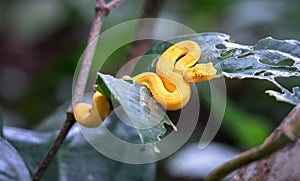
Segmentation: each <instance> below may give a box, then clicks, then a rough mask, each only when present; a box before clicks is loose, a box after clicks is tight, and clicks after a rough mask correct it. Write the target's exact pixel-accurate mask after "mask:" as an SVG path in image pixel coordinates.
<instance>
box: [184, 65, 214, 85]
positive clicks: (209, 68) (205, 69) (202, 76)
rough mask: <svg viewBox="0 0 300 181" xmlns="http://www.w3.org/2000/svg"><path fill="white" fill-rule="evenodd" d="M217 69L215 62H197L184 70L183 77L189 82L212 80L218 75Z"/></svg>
mask: <svg viewBox="0 0 300 181" xmlns="http://www.w3.org/2000/svg"><path fill="white" fill-rule="evenodd" d="M216 73H217V70H216V69H215V68H214V66H213V63H211V62H209V63H207V64H196V65H195V66H194V67H191V68H188V69H186V70H185V71H184V72H183V78H184V79H185V80H186V81H188V82H203V81H207V80H211V79H213V78H214V77H215V76H216Z"/></svg>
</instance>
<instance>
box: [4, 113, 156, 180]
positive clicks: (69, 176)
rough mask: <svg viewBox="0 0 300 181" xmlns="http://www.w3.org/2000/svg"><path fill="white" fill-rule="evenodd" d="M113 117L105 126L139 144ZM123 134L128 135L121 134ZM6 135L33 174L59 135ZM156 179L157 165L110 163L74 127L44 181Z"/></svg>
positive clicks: (8, 132) (15, 132) (9, 130)
mask: <svg viewBox="0 0 300 181" xmlns="http://www.w3.org/2000/svg"><path fill="white" fill-rule="evenodd" d="M111 115H114V114H111ZM111 115H110V116H109V117H108V119H107V120H106V121H105V125H106V127H107V128H108V129H109V130H110V131H111V133H112V134H114V135H118V136H120V137H122V139H125V140H128V141H130V142H136V140H139V136H138V134H137V132H136V130H135V129H133V128H131V129H130V128H128V127H126V125H125V124H124V123H122V122H121V121H118V120H117V119H116V116H112V117H111ZM122 130H126V131H125V132H124V131H123V132H122ZM4 135H5V137H6V138H7V139H8V140H9V142H10V143H11V144H12V145H14V147H15V148H16V149H17V150H18V152H19V153H20V155H21V156H22V158H23V159H24V161H25V163H26V165H27V167H28V169H29V170H30V173H31V174H33V173H34V172H35V170H36V169H37V167H38V166H39V164H40V162H41V161H42V159H43V157H44V156H45V154H46V153H47V150H48V149H49V147H50V145H51V143H52V141H53V139H54V137H55V135H56V132H51V133H49V132H48V133H45V132H43V133H42V132H35V131H31V130H25V129H19V128H14V127H5V129H4ZM1 148H2V147H1ZM119 150H120V151H122V153H123V154H125V153H126V152H124V151H123V150H122V149H119ZM8 153H10V152H8ZM1 155H2V154H1ZM10 156H11V155H7V156H5V157H7V158H9V157H10ZM22 170H24V169H21V171H22ZM9 173H10V172H9ZM154 179H155V163H152V164H139V165H138V164H137V165H135V164H126V163H121V162H118V161H115V160H112V159H109V158H107V157H106V156H105V155H102V154H101V153H99V152H97V151H96V150H95V149H94V148H93V147H92V146H91V145H90V144H89V143H88V142H87V141H86V139H85V137H83V135H82V133H81V131H80V129H79V127H78V126H73V127H72V129H71V130H70V132H69V133H68V137H67V139H66V140H65V141H64V144H63V145H62V147H61V148H60V150H59V151H58V153H57V154H56V156H55V158H54V160H53V162H52V163H51V164H50V167H49V168H48V169H47V171H46V173H45V175H44V177H43V179H42V180H45V181H48V180H49V181H52V180H110V181H119V180H124V181H132V180H136V181H140V180H141V181H153V180H154ZM0 180H2V179H0ZM17 180H26V177H25V179H17Z"/></svg>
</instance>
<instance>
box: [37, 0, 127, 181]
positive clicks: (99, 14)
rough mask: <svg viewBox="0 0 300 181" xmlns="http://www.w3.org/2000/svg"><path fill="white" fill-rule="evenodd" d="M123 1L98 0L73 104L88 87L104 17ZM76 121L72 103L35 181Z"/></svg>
mask: <svg viewBox="0 0 300 181" xmlns="http://www.w3.org/2000/svg"><path fill="white" fill-rule="evenodd" d="M121 2H122V0H112V1H111V2H110V3H109V4H105V2H104V0H97V2H96V15H95V19H94V22H93V25H92V27H91V31H90V34H89V39H88V46H87V49H86V51H85V53H84V56H83V59H82V65H81V69H80V72H79V77H78V79H77V82H76V86H75V90H74V95H73V96H74V99H73V104H76V103H78V102H80V101H81V99H82V97H83V94H84V91H85V87H86V82H87V79H88V75H89V72H90V68H91V63H92V60H93V57H94V53H95V49H96V45H97V36H98V34H99V32H100V29H101V26H102V22H103V18H104V17H105V16H107V15H108V14H109V12H110V11H111V10H112V9H113V8H115V7H116V6H118V5H119V4H121ZM74 123H75V119H74V116H73V110H72V105H71V106H70V108H69V109H68V112H67V118H66V121H65V122H64V124H63V126H62V128H61V129H60V131H59V133H58V135H57V137H56V139H55V141H54V142H53V144H52V145H51V147H50V149H49V151H48V153H47V154H46V155H45V157H44V159H43V161H42V163H41V164H40V166H39V168H38V169H37V171H36V173H35V175H34V176H33V178H32V180H33V181H38V180H40V179H41V178H42V177H43V175H44V174H45V172H46V170H47V168H48V166H49V165H50V163H51V161H52V160H53V158H54V157H55V155H56V153H57V151H58V150H59V148H60V147H61V145H62V143H63V141H64V140H65V138H66V136H67V134H68V132H69V131H70V129H71V127H72V126H73V125H74Z"/></svg>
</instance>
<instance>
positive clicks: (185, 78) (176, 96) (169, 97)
mask: <svg viewBox="0 0 300 181" xmlns="http://www.w3.org/2000/svg"><path fill="white" fill-rule="evenodd" d="M200 55H201V50H200V47H199V45H198V44H197V43H195V42H193V41H190V40H186V41H181V42H178V43H176V44H174V45H173V46H171V47H169V48H168V49H167V50H166V51H165V52H164V53H163V54H162V55H161V57H160V58H159V60H158V61H157V65H156V73H153V72H144V73H141V74H139V75H136V76H134V77H132V78H130V79H132V80H135V81H137V82H139V83H141V84H143V85H145V86H146V87H147V88H148V89H149V90H150V92H151V94H152V95H153V97H154V99H155V100H156V101H157V102H158V103H160V104H161V105H162V106H163V107H164V108H166V109H167V110H178V109H181V108H182V107H184V106H185V105H186V104H187V102H188V101H189V99H190V96H191V89H190V85H189V84H190V82H201V81H206V80H210V79H212V78H214V77H215V75H216V72H217V71H216V69H215V68H214V67H213V64H212V63H207V64H197V62H198V59H199V58H200ZM124 79H128V76H127V77H126V78H125V77H124ZM109 105H110V104H109V102H108V101H107V99H106V98H105V97H104V96H103V95H102V94H101V93H99V92H96V93H95V95H94V97H93V103H92V106H91V105H89V104H86V103H79V104H77V105H75V107H74V116H75V119H76V121H77V122H78V123H80V124H82V125H83V126H86V127H97V126H99V125H100V124H101V123H102V120H104V118H105V117H106V116H107V115H108V114H109V112H110V111H109V110H110V107H109ZM99 117H100V118H101V119H100V118H99Z"/></svg>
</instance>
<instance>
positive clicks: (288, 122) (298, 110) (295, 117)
mask: <svg viewBox="0 0 300 181" xmlns="http://www.w3.org/2000/svg"><path fill="white" fill-rule="evenodd" d="M299 135H300V104H298V105H297V106H296V107H295V108H294V109H293V110H292V111H291V112H290V113H289V115H288V116H287V117H286V118H285V119H284V120H283V122H282V124H281V126H280V127H278V128H277V129H276V130H275V131H274V133H273V134H272V135H271V136H270V137H269V139H267V140H266V142H265V143H264V144H263V145H261V146H260V147H257V148H253V149H250V150H248V151H245V152H243V153H241V154H239V155H237V156H236V157H235V158H233V159H231V160H229V161H227V162H225V163H223V164H222V165H220V166H219V167H217V168H216V169H214V170H213V171H212V172H211V173H210V174H209V175H208V176H207V178H206V181H215V180H222V179H223V178H224V177H225V176H226V175H228V174H230V173H231V172H232V171H234V170H236V169H238V168H241V167H242V166H244V165H247V164H249V163H251V162H254V161H257V160H259V159H262V158H264V157H266V156H270V155H271V154H273V153H275V152H276V151H278V150H279V149H282V148H283V147H285V146H287V145H288V144H289V143H291V142H293V141H295V140H296V138H297V137H298V136H299Z"/></svg>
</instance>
